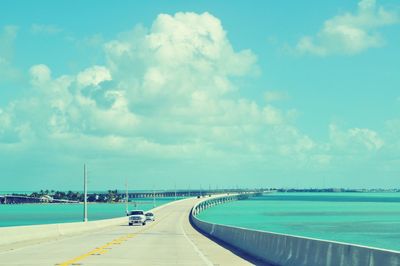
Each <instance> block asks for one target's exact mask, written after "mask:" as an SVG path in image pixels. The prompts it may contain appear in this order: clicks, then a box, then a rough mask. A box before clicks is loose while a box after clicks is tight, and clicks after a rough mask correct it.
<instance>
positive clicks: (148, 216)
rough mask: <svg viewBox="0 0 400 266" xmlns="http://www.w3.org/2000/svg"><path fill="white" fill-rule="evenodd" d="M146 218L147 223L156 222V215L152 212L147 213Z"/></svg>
mask: <svg viewBox="0 0 400 266" xmlns="http://www.w3.org/2000/svg"><path fill="white" fill-rule="evenodd" d="M145 216H146V221H154V220H155V218H154V214H153V213H152V212H146V214H145Z"/></svg>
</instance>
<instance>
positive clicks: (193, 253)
mask: <svg viewBox="0 0 400 266" xmlns="http://www.w3.org/2000/svg"><path fill="white" fill-rule="evenodd" d="M246 196H247V195H243V194H242V195H241V194H233V195H232V194H231V195H219V196H218V195H214V196H211V197H205V198H197V197H195V198H187V199H182V200H178V201H174V202H171V203H168V204H165V205H162V206H159V207H157V208H155V209H153V212H154V214H155V217H156V220H155V221H154V222H150V223H148V224H147V225H145V226H137V227H136V226H128V225H127V222H128V220H127V217H122V218H116V219H110V220H104V221H93V222H82V223H69V224H54V225H37V226H19V227H3V228H0V236H1V237H0V265H4V266H5V265H7V266H8V265H28V266H29V265H62V266H67V265H252V264H256V265H285V266H286V265H287V266H289V265H311V266H313V265H326V266H336V265H340V266H364V265H369V266H386V265H387V266H400V252H397V251H393V250H384V249H376V248H372V247H365V246H359V245H353V244H348V243H340V242H333V241H326V240H320V239H312V238H306V237H298V236H293V235H285V234H278V233H272V232H263V231H257V230H249V229H244V228H238V227H232V226H224V225H218V224H212V223H208V222H205V221H202V220H200V219H198V218H197V214H198V213H200V212H202V211H204V210H205V209H207V208H210V207H213V206H215V205H217V204H223V203H225V202H228V201H232V200H237V199H240V198H244V197H246Z"/></svg>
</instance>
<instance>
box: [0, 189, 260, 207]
mask: <svg viewBox="0 0 400 266" xmlns="http://www.w3.org/2000/svg"><path fill="white" fill-rule="evenodd" d="M247 192H248V191H247V190H240V189H237V190H176V191H172V190H167V191H144V192H128V198H129V199H130V201H132V199H139V198H149V199H150V198H173V197H177V198H182V197H203V196H207V195H208V196H211V195H217V194H221V193H226V194H229V193H231V194H233V193H235V194H241V195H243V197H247V195H246V193H247ZM252 193H253V195H255V196H260V195H262V194H263V193H264V191H258V192H252ZM117 194H118V195H120V196H121V197H120V198H125V196H126V193H124V192H123V191H118V193H117ZM91 195H97V196H98V197H102V198H104V197H107V196H109V193H108V192H100V193H88V197H90V196H91ZM114 196H115V195H114ZM21 203H79V201H74V200H65V199H54V198H52V197H51V196H49V195H44V196H41V197H30V196H27V195H14V194H11V195H0V204H21Z"/></svg>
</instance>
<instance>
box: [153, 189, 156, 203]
mask: <svg viewBox="0 0 400 266" xmlns="http://www.w3.org/2000/svg"><path fill="white" fill-rule="evenodd" d="M155 207H156V192H155V191H154V185H153V208H155Z"/></svg>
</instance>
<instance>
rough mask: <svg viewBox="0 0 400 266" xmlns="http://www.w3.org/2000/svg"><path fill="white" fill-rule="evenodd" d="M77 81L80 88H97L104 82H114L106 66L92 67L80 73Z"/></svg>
mask: <svg viewBox="0 0 400 266" xmlns="http://www.w3.org/2000/svg"><path fill="white" fill-rule="evenodd" d="M76 80H77V82H78V84H79V86H82V87H87V86H90V85H93V86H97V85H99V84H100V83H101V82H103V81H110V80H112V78H111V74H110V71H109V70H108V69H107V68H106V67H104V66H92V67H90V68H87V69H85V70H83V71H82V72H80V73H79V74H78V75H77V77H76Z"/></svg>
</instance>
